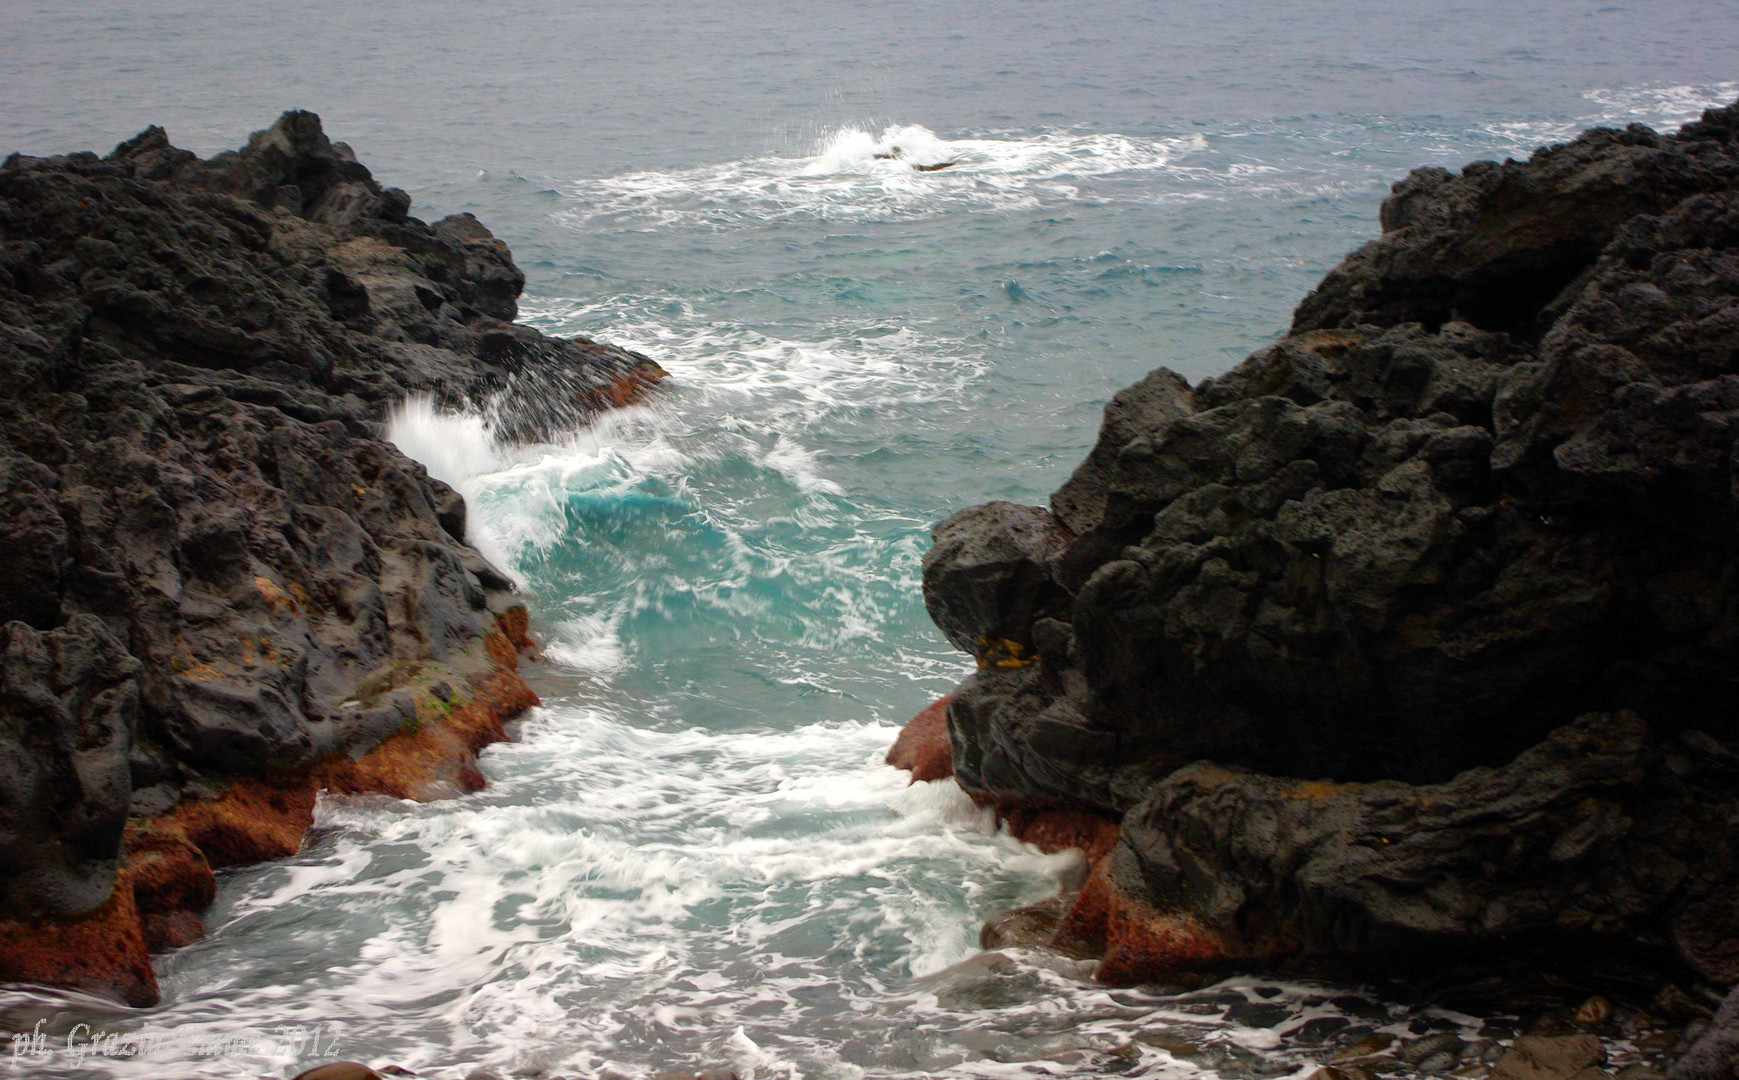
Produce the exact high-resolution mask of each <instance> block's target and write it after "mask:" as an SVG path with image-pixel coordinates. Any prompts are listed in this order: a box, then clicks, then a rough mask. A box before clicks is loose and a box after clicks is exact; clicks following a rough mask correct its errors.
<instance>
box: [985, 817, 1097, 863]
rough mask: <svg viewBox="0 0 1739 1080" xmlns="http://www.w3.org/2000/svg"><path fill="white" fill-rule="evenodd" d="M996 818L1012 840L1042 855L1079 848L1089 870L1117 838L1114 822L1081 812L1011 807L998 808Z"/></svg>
mask: <svg viewBox="0 0 1739 1080" xmlns="http://www.w3.org/2000/svg"><path fill="white" fill-rule="evenodd" d="M996 816H997V819H998V820H999V821H1001V822H1002V823H1003V824H1004V825H1007V826H1008V831H1009V835H1011V836H1013V837H1014V838H1015V839H1016V840H1020V841H1022V842H1023V843H1028V844H1032V845H1033V846H1034V847H1036V848H1038V849H1039V850H1040V851H1043V852H1045V853H1046V854H1055V853H1057V852H1059V851H1067V850H1068V849H1070V848H1079V849H1080V851H1081V854H1083V855H1085V856H1086V858H1087V863H1088V865H1089V866H1097V865H1098V864H1099V861H1100V860H1101V859H1103V858H1104V857H1105V856H1106V855H1108V854H1110V853H1111V849H1112V848H1114V847H1116V846H1117V838H1118V836H1119V835H1120V830H1119V828H1118V825H1117V822H1115V821H1112V820H1111V819H1110V818H1107V817H1101V816H1099V815H1098V814H1092V813H1087V812H1085V811H1082V810H1049V809H1039V808H1032V807H1013V808H1008V809H1002V808H999V809H998V810H997V814H996Z"/></svg>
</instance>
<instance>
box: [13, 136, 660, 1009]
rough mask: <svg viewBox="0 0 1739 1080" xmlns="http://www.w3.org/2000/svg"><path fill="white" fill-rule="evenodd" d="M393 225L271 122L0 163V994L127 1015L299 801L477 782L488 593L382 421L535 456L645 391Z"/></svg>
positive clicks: (627, 368)
mask: <svg viewBox="0 0 1739 1080" xmlns="http://www.w3.org/2000/svg"><path fill="white" fill-rule="evenodd" d="M409 208H410V198H409V197H408V196H407V195H406V194H405V193H404V192H402V191H399V190H397V189H392V188H383V187H381V185H380V184H378V183H377V182H376V181H375V180H374V179H373V178H372V177H371V176H370V174H369V172H368V170H367V169H365V168H364V167H363V166H362V165H360V164H358V163H357V161H356V160H355V158H354V156H353V155H352V154H351V152H350V150H349V149H348V148H347V147H345V146H344V145H343V144H341V143H332V142H330V141H329V140H328V139H327V137H326V136H325V134H323V132H322V131H321V127H320V122H319V119H318V118H317V117H315V116H314V115H313V114H311V113H305V112H291V113H286V114H284V116H283V117H282V118H281V119H279V120H278V122H277V123H276V124H274V125H273V126H272V127H271V128H270V129H268V130H266V131H262V132H258V133H256V134H255V135H254V136H253V137H252V138H251V139H250V140H249V142H248V144H247V146H246V147H244V148H243V149H242V150H241V151H239V152H235V153H224V154H219V155H218V156H216V157H214V158H212V159H210V160H208V161H202V160H200V159H198V158H197V157H195V156H194V155H193V154H191V153H188V152H186V151H184V150H178V149H176V148H174V147H173V146H171V145H170V144H169V142H168V140H167V138H166V136H165V134H164V132H163V131H162V130H161V129H159V128H151V129H149V130H147V131H145V132H144V133H143V134H141V135H139V136H138V137H136V138H134V139H131V140H129V141H128V142H125V143H123V144H122V145H121V146H119V147H117V148H116V149H115V151H114V152H113V153H112V154H110V155H108V156H107V157H104V158H99V157H97V156H96V155H94V154H88V153H87V154H73V155H69V156H66V157H55V158H46V159H34V158H24V157H20V156H17V155H14V156H13V157H11V158H10V159H8V160H7V161H6V162H5V164H4V166H3V167H0V242H3V243H0V379H3V380H4V384H5V386H6V393H5V394H4V395H3V396H0V765H3V767H0V945H3V946H4V948H0V979H9V980H16V981H40V982H59V983H69V984H73V985H80V986H85V987H87V988H94V989H98V990H102V991H105V992H108V993H112V994H115V995H117V996H120V997H123V998H125V999H127V1000H130V1001H135V1002H142V1001H148V1000H151V999H152V998H153V997H154V995H155V987H154V984H153V982H152V979H151V971H150V967H149V964H148V962H147V961H146V960H145V958H144V950H145V945H146V943H147V940H149V942H150V943H152V944H159V945H161V944H171V943H174V942H177V941H184V940H187V939H188V938H189V937H191V936H195V935H197V933H198V932H199V929H198V919H197V910H198V908H199V907H201V906H203V904H204V903H206V902H209V900H210V889H211V867H213V866H221V865H227V864H229V863H233V862H238V861H247V860H249V859H257V858H261V857H269V856H271V855H281V854H286V853H289V852H293V851H294V850H295V846H296V844H297V843H298V842H299V840H300V836H301V831H302V830H303V829H304V828H305V827H306V825H307V822H308V817H309V815H310V814H311V810H312V805H313V798H314V792H315V791H316V790H317V789H318V788H319V787H331V788H334V789H339V790H383V791H389V792H392V793H394V794H399V795H404V796H417V795H422V794H431V793H435V792H437V791H443V790H458V789H461V788H466V787H475V786H477V785H478V784H480V783H481V778H480V777H479V776H478V775H477V774H476V770H475V767H474V765H473V764H472V760H471V755H472V754H474V753H475V751H476V750H477V749H479V748H480V747H481V746H482V745H483V744H485V743H487V742H488V741H490V740H491V739H498V738H500V737H501V733H500V723H501V720H502V719H503V718H505V717H509V716H511V715H512V714H513V713H515V712H517V711H519V710H521V709H523V708H524V707H525V706H526V704H528V703H530V702H532V701H535V698H534V697H533V696H532V695H531V693H530V691H529V690H528V689H526V688H525V686H524V684H523V683H522V682H520V681H519V679H518V677H517V676H516V675H514V674H513V668H514V666H515V664H516V662H517V659H516V649H517V648H518V647H523V646H528V645H529V641H528V640H527V639H526V637H525V612H524V609H523V608H522V607H520V606H519V605H518V603H517V601H516V600H515V599H514V597H513V596H512V584H511V582H510V580H509V579H508V578H507V577H506V576H505V575H504V574H502V573H501V572H500V571H499V570H497V569H495V568H494V567H492V566H490V565H489V563H488V562H487V561H486V560H485V559H484V558H483V557H482V556H480V555H479V554H478V553H477V551H476V550H475V549H474V548H472V547H471V546H470V545H468V544H467V543H466V540H465V505H464V503H463V501H462V500H461V499H460V498H459V496H458V495H457V494H456V493H455V492H454V491H453V490H452V489H451V488H449V487H448V486H447V485H445V484H443V483H441V482H440V481H438V480H434V479H431V478H430V477H429V476H428V475H427V473H426V472H425V471H424V470H423V468H422V467H421V466H420V465H418V464H416V463H415V462H413V461H411V460H409V459H408V458H406V457H405V456H404V455H403V454H401V453H400V452H399V451H398V450H397V449H395V448H394V447H393V446H391V445H390V444H388V443H386V442H385V441H383V439H382V425H383V421H384V420H385V418H386V415H387V412H388V410H389V409H390V408H391V407H392V406H393V405H395V404H396V403H398V402H401V401H403V400H404V399H406V398H407V397H410V396H412V395H426V396H429V397H431V398H433V399H435V400H437V401H439V402H443V403H446V404H448V405H461V404H463V405H469V406H472V407H479V408H481V407H491V406H492V407H493V409H494V412H495V414H496V415H498V416H500V417H502V418H503V419H504V426H505V427H506V429H507V430H505V434H506V435H507V436H509V437H527V436H535V435H538V434H541V433H544V430H545V429H548V428H555V427H561V426H566V425H572V424H576V423H578V422H580V421H582V420H583V419H584V418H585V417H586V416H588V415H589V414H590V413H591V412H593V411H595V410H596V409H598V408H601V407H605V406H609V405H613V404H622V403H624V402H627V401H630V400H633V399H635V398H636V397H638V396H640V395H641V394H642V393H643V392H644V391H645V390H646V389H647V388H648V387H650V386H651V385H652V384H653V383H654V382H656V380H657V379H658V378H659V377H661V376H662V374H663V373H662V372H661V371H659V369H658V367H657V365H656V364H653V363H652V362H651V361H650V360H648V359H646V358H645V357H642V356H639V355H636V354H633V353H629V352H626V351H624V350H621V349H616V348H611V347H607V346H602V345H598V344H595V343H593V342H590V341H585V340H573V341H562V340H556V339H552V338H548V337H545V336H544V335H542V334H540V333H538V332H537V331H535V330H532V329H530V328H527V327H521V326H515V325H513V322H512V320H513V319H514V318H515V316H516V313H517V309H516V305H515V299H516V297H517V296H518V295H519V292H520V289H521V287H522V285H523V283H524V277H523V275H522V274H521V273H520V272H519V270H518V269H517V268H516V267H515V266H514V264H513V261H512V258H511V257H510V255H509V253H508V251H507V248H506V246H505V245H504V244H502V243H501V242H500V241H498V240H496V239H495V238H494V237H492V236H491V235H490V233H489V231H488V230H487V229H485V228H484V227H483V226H482V225H481V224H479V223H478V222H477V221H476V220H475V219H474V218H472V217H470V216H469V215H458V216H454V217H449V218H446V219H444V220H441V221H438V222H436V223H434V224H433V225H429V224H425V223H424V222H422V221H419V220H418V219H416V218H414V217H410V216H409V215H408V210H409ZM529 402H537V403H539V407H538V408H535V409H534V408H530V407H528V405H527V403H529ZM130 820H131V824H129V821H130ZM124 835H125V837H126V843H125V849H124V847H123V836H124ZM118 872H119V881H120V883H121V884H120V886H119V887H117V885H116V882H117V873H118ZM81 951H82V954H84V955H82V958H81ZM91 954H100V955H95V956H94V958H93V956H92V955H91Z"/></svg>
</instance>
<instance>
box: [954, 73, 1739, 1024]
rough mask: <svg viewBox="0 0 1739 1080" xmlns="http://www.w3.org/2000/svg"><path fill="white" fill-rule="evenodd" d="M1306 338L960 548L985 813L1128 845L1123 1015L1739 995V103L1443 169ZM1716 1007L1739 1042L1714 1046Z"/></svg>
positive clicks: (1121, 440) (1412, 193)
mask: <svg viewBox="0 0 1739 1080" xmlns="http://www.w3.org/2000/svg"><path fill="white" fill-rule="evenodd" d="M1382 226H1383V232H1382V235H1381V237H1380V238H1379V239H1377V240H1375V241H1373V242H1371V243H1369V244H1367V245H1365V246H1364V247H1363V248H1361V249H1360V250H1358V251H1357V252H1355V253H1354V254H1352V255H1351V256H1350V257H1348V258H1347V259H1346V261H1345V262H1343V263H1342V264H1341V265H1340V266H1339V267H1337V268H1336V269H1335V270H1333V271H1332V272H1331V273H1330V274H1329V275H1328V276H1327V278H1325V279H1324V281H1323V282H1322V284H1321V285H1320V286H1319V287H1318V288H1317V290H1316V291H1315V292H1314V293H1312V294H1311V295H1310V296H1309V297H1308V298H1307V299H1306V300H1305V301H1304V303H1303V304H1302V305H1301V306H1300V307H1299V309H1298V311H1297V314H1296V316H1295V320H1294V324H1293V327H1292V330H1291V332H1290V333H1289V334H1288V335H1286V336H1285V337H1284V338H1282V339H1281V340H1279V341H1278V342H1276V343H1275V344H1273V345H1271V346H1269V347H1267V348H1264V349H1262V350H1261V351H1259V352H1257V353H1256V354H1255V355H1253V356H1251V357H1250V358H1249V359H1248V360H1246V361H1245V362H1244V363H1243V364H1241V365H1239V366H1238V367H1237V368H1235V369H1234V370H1232V371H1231V372H1229V373H1227V374H1226V375H1223V376H1220V377H1218V378H1214V379H1208V380H1205V381H1203V382H1202V383H1200V384H1199V385H1197V386H1193V387H1192V386H1190V385H1189V384H1188V383H1187V382H1186V381H1185V380H1184V379H1183V378H1181V377H1179V376H1177V375H1175V374H1173V373H1172V372H1170V371H1167V370H1164V369H1161V370H1158V371H1155V372H1154V373H1153V374H1151V375H1149V376H1148V377H1147V378H1146V379H1144V380H1142V381H1141V382H1140V383H1138V384H1137V385H1135V386H1133V387H1131V388H1129V389H1127V390H1124V391H1123V392H1122V393H1120V394H1118V395H1117V396H1116V397H1115V398H1114V399H1113V400H1112V402H1111V403H1110V404H1109V405H1108V406H1107V408H1106V410H1105V420H1104V426H1103V428H1102V430H1101V432H1100V435H1099V439H1098V443H1097V445H1095V446H1094V448H1093V450H1092V452H1091V454H1090V455H1089V456H1088V457H1087V459H1086V461H1085V462H1084V463H1083V464H1082V465H1081V466H1080V467H1079V468H1078V469H1077V470H1076V471H1075V473H1074V475H1073V476H1072V477H1070V479H1069V480H1068V482H1067V483H1065V484H1064V485H1063V486H1062V487H1061V488H1060V489H1058V491H1057V492H1056V493H1055V494H1054V495H1053V496H1052V499H1051V505H1050V507H1049V508H1038V507H1023V506H1013V505H1009V504H1005V503H1004V504H991V505H989V506H981V507H976V508H973V509H970V510H967V511H964V512H963V513H960V514H957V515H955V516H954V517H952V518H950V519H948V520H947V521H945V522H943V523H942V524H941V525H939V526H938V527H937V528H936V532H935V546H934V548H933V549H932V550H931V552H930V554H929V556H928V558H927V559H926V561H925V567H924V593H925V599H926V602H927V604H928V607H929V610H930V612H931V615H932V616H933V617H934V619H935V621H936V623H937V625H938V626H940V627H941V628H942V629H943V630H944V632H946V634H947V635H948V637H949V638H950V640H952V641H953V642H954V643H955V644H956V645H958V646H959V647H961V648H962V649H964V650H966V651H968V652H971V653H972V654H974V655H975V656H976V657H977V658H978V661H979V669H978V671H977V672H976V673H975V674H973V675H972V676H971V677H969V678H968V679H967V680H966V681H965V682H964V683H963V684H962V685H961V686H960V687H959V688H958V689H957V690H956V691H955V692H954V694H953V695H952V698H951V700H950V703H949V705H948V728H949V735H950V747H951V756H952V767H953V771H954V775H955V777H956V778H957V779H958V781H959V783H960V784H961V785H962V786H963V787H964V788H966V790H967V791H969V792H971V793H972V794H974V795H975V796H977V797H979V798H980V799H981V800H982V801H985V802H988V803H992V804H994V805H996V806H998V807H1000V808H1002V809H1004V810H1005V811H1009V810H1013V809H1020V810H1023V811H1027V812H1030V811H1032V810H1034V809H1039V808H1048V809H1051V810H1054V811H1074V812H1083V811H1084V812H1090V813H1094V814H1098V815H1101V816H1103V817H1106V818H1109V819H1112V820H1118V821H1120V822H1121V839H1120V841H1119V843H1118V844H1117V846H1116V847H1115V849H1114V850H1113V851H1112V852H1111V854H1110V855H1109V856H1107V857H1106V858H1105V859H1104V860H1102V861H1101V862H1100V863H1099V864H1098V866H1097V868H1096V869H1095V871H1094V873H1093V876H1092V878H1091V879H1090V880H1089V882H1088V884H1087V886H1086V887H1085V889H1084V890H1083V891H1082V893H1081V896H1080V898H1079V900H1078V901H1077V902H1076V904H1075V907H1074V910H1073V911H1072V912H1070V914H1069V915H1068V916H1067V917H1066V918H1065V919H1064V920H1063V927H1062V931H1061V933H1062V934H1063V935H1064V936H1065V937H1066V938H1068V939H1069V940H1070V941H1071V942H1072V943H1074V944H1076V945H1079V944H1080V943H1082V942H1086V943H1088V944H1092V945H1096V946H1098V947H1099V948H1101V949H1103V950H1104V960H1103V961H1102V962H1101V967H1100V975H1101V977H1102V978H1106V979H1110V980H1115V981H1123V980H1141V979H1151V978H1164V977H1167V976H1173V975H1178V974H1181V973H1186V972H1199V971H1203V970H1211V969H1214V968H1216V967H1225V966H1249V965H1252V964H1266V963H1271V962H1279V961H1282V960H1287V959H1291V960H1292V961H1293V962H1296V961H1297V959H1298V958H1300V957H1304V958H1314V959H1316V960H1320V961H1324V962H1328V961H1332V962H1334V963H1335V964H1337V965H1342V966H1341V967H1339V968H1338V969H1337V970H1346V967H1345V965H1348V964H1351V965H1352V966H1353V967H1354V968H1363V969H1365V970H1377V971H1384V972H1393V971H1396V970H1403V969H1407V968H1413V969H1415V970H1417V969H1419V968H1420V967H1422V966H1425V965H1428V964H1436V963H1439V962H1441V961H1442V960H1444V958H1446V957H1453V958H1455V959H1456V960H1458V961H1469V960H1484V961H1494V960H1502V961H1506V962H1510V963H1517V964H1527V965H1558V966H1578V965H1581V964H1582V963H1583V962H1584V961H1586V962H1588V963H1591V964H1596V965H1598V964H1606V965H1609V966H1611V967H1623V968H1625V969H1626V970H1628V971H1631V972H1634V971H1636V970H1647V971H1651V972H1654V973H1656V975H1658V976H1659V977H1661V978H1667V979H1675V978H1676V979H1684V980H1692V981H1695V980H1703V981H1706V982H1707V983H1708V984H1713V985H1714V986H1715V987H1718V988H1720V989H1722V990H1725V989H1726V988H1727V987H1729V986H1731V985H1733V984H1734V983H1735V981H1739V862H1736V856H1739V705H1736V701H1739V697H1736V693H1739V581H1736V579H1735V570H1736V567H1739V563H1736V556H1739V106H1734V107H1730V108H1726V109H1721V110H1712V111H1710V112H1708V113H1707V114H1705V116H1704V117H1703V119H1702V120H1701V121H1700V122H1697V123H1693V124H1690V125H1688V126H1686V127H1685V128H1684V129H1683V130H1681V131H1680V132H1679V133H1678V134H1677V135H1660V134H1657V133H1655V132H1654V131H1651V130H1649V129H1647V128H1644V127H1641V126H1634V125H1633V126H1631V127H1629V128H1627V129H1625V130H1622V131H1617V130H1605V129H1601V130H1594V131H1590V132H1587V133H1585V134H1584V135H1582V136H1581V137H1580V138H1578V139H1576V140H1575V141H1574V142H1571V143H1569V144H1566V145H1563V146H1556V147H1551V148H1548V149H1543V150H1540V151H1538V152H1537V153H1535V154H1534V155H1533V156H1532V157H1531V158H1530V159H1529V160H1528V161H1526V162H1517V161H1509V162H1505V163H1503V164H1496V163H1491V162H1483V163H1478V164H1475V165H1471V166H1469V167H1468V168H1467V169H1465V170H1464V171H1463V172H1461V173H1460V174H1459V175H1456V174H1451V173H1449V172H1446V171H1444V170H1441V169H1424V170H1420V171H1417V172H1415V173H1414V174H1413V175H1412V176H1410V177H1408V178H1407V179H1406V180H1404V181H1402V182H1401V183H1399V184H1397V185H1396V186H1395V188H1394V194H1393V195H1392V197H1391V198H1389V199H1388V201H1387V202H1385V203H1384V205H1383V209H1382ZM1729 1011H1731V1010H1729Z"/></svg>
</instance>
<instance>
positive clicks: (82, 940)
mask: <svg viewBox="0 0 1739 1080" xmlns="http://www.w3.org/2000/svg"><path fill="white" fill-rule="evenodd" d="M122 884H123V882H117V885H116V888H115V891H114V892H113V893H112V894H111V895H110V896H109V898H108V900H106V901H105V902H104V903H103V905H102V906H101V907H99V908H97V909H96V910H95V911H93V912H91V913H90V914H89V915H86V916H85V917H84V918H82V919H70V920H64V919H38V920H36V921H34V922H28V923H19V922H0V982H23V983H42V984H47V985H52V986H71V987H77V988H78V989H80V990H88V991H90V992H91V993H94V994H101V995H103V996H104V997H111V998H114V999H115V1000H117V1001H120V1002H122V1003H123V1004H126V1005H132V1006H136V1007H143V1006H146V1005H155V1004H156V1003H157V999H158V993H157V976H156V974H155V973H154V972H153V971H152V970H151V954H150V952H149V950H148V948H147V946H146V943H145V930H144V926H143V925H142V923H141V921H140V919H139V911H138V908H137V907H135V906H134V903H133V890H132V889H130V888H124V887H122Z"/></svg>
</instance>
